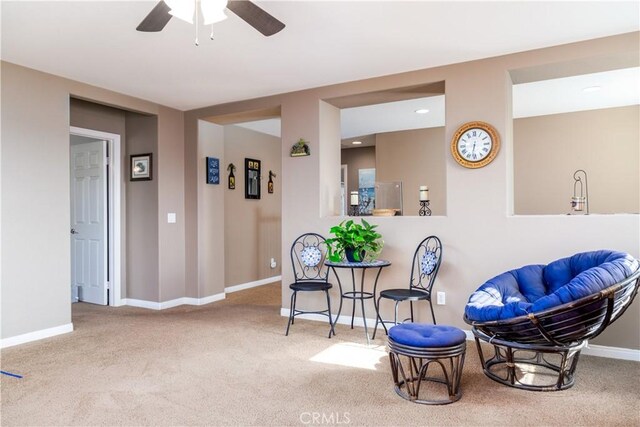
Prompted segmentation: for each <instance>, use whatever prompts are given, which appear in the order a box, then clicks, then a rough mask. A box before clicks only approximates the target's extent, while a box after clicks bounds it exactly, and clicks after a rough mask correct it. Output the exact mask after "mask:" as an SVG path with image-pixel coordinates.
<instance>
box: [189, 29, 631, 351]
mask: <svg viewBox="0 0 640 427" xmlns="http://www.w3.org/2000/svg"><path fill="white" fill-rule="evenodd" d="M638 40H639V39H638V34H637V33H633V34H625V35H621V36H616V37H609V38H604V39H598V40H592V41H588V42H583V43H575V44H571V45H565V46H558V47H553V48H548V49H541V50H537V51H531V52H523V53H519V54H514V55H508V56H502V57H496V58H492V59H486V60H481V61H474V62H468V63H463V64H455V65H450V66H445V67H438V68H432V69H427V70H419V71H415V72H410V73H403V74H397V75H392V76H386V77H381V78H374V79H369V80H364V81H359V82H353V83H345V84H339V85H334V86H327V87H323V88H316V89H312V90H307V91H300V92H294V93H289V94H283V95H278V96H273V97H267V98H260V99H255V100H249V101H242V102H237V103H231V104H225V105H221V106H213V107H208V108H204V109H200V110H194V111H191V112H189V113H187V123H186V126H187V129H188V132H190V131H189V127H191V126H193V122H194V121H195V120H197V118H198V117H207V116H213V115H222V114H229V113H239V112H242V111H250V110H255V109H261V108H270V107H277V106H280V107H281V112H282V146H283V152H287V150H288V149H289V148H290V147H291V145H292V144H293V143H295V141H297V139H298V138H300V136H304V137H305V139H307V140H309V141H311V153H312V155H311V156H309V157H303V158H290V157H286V156H284V155H283V163H282V170H283V183H282V185H283V203H282V223H283V242H285V243H286V242H290V241H292V240H293V239H294V238H295V237H296V236H297V235H299V234H300V233H301V232H304V231H316V232H320V233H325V234H326V233H327V232H328V230H329V228H330V227H331V226H332V225H334V224H336V223H337V222H339V221H340V220H341V218H340V217H334V216H325V217H321V216H320V215H318V212H320V211H321V210H322V208H321V206H320V201H321V200H324V198H325V196H324V195H323V196H321V191H322V188H323V187H324V186H325V185H326V183H325V182H322V181H321V174H320V170H321V169H322V168H323V167H325V165H324V164H323V158H322V157H321V156H318V155H316V154H315V153H318V152H319V151H318V147H317V142H316V141H322V143H332V141H327V140H325V139H321V138H320V136H321V130H320V129H321V128H322V127H323V126H324V125H326V123H325V122H324V120H321V119H320V117H321V115H320V103H321V100H322V99H332V98H336V97H339V96H347V95H353V94H357V93H365V92H374V91H377V90H386V89H391V88H399V87H407V86H411V85H417V84H424V83H428V82H437V81H445V82H446V88H447V94H446V96H447V105H446V116H447V125H446V127H445V137H444V140H443V141H442V144H443V146H444V147H443V150H444V152H445V153H448V151H447V150H448V145H449V141H450V139H451V138H452V137H453V135H454V133H455V131H456V129H457V128H458V127H459V126H460V125H462V124H463V123H465V122H468V121H473V120H482V121H486V122H489V123H491V124H493V125H494V126H495V127H496V129H497V130H498V132H499V134H500V136H501V138H502V140H503V143H504V145H503V147H502V149H501V151H500V153H499V154H498V156H497V158H496V159H495V160H494V161H493V162H492V163H491V164H490V165H488V166H486V167H484V168H481V169H478V170H472V169H466V168H463V167H461V166H459V165H458V164H457V163H456V162H455V161H454V160H453V159H452V158H451V156H450V155H445V157H446V162H445V171H446V182H447V196H446V197H447V211H446V212H447V214H446V216H436V217H432V218H430V219H429V221H425V220H424V218H420V217H401V218H383V217H378V218H375V219H372V221H374V222H375V223H376V224H378V225H379V230H380V232H381V233H382V234H383V236H384V240H385V248H384V250H383V253H382V257H383V258H386V259H389V260H390V261H391V262H392V263H393V265H392V267H390V268H389V269H387V270H386V271H385V272H384V273H383V274H382V276H381V278H380V285H381V286H382V288H384V287H390V286H397V285H398V284H402V283H406V280H407V276H408V274H409V258H410V257H411V254H412V252H413V250H414V249H415V245H416V244H417V243H418V242H419V240H420V239H421V238H422V237H424V236H426V235H429V234H437V235H438V236H440V237H441V239H442V240H443V242H444V259H443V265H442V267H441V270H440V274H439V277H438V280H437V281H436V285H435V290H436V291H445V292H447V305H445V306H436V307H435V311H436V316H437V319H438V322H439V323H444V324H452V325H457V326H461V327H464V328H467V329H468V326H467V325H465V324H464V322H463V321H462V313H463V310H464V306H465V304H466V301H467V299H468V297H469V295H470V293H471V292H472V291H473V290H475V289H476V288H477V287H478V286H479V285H480V284H481V283H483V282H484V281H485V280H487V279H488V278H490V277H492V276H494V275H496V274H499V273H501V272H503V271H505V270H507V269H511V268H514V267H518V266H521V265H524V264H530V263H546V262H549V261H552V260H554V259H556V258H560V257H563V256H568V255H571V254H573V253H576V252H579V251H585V250H594V249H599V248H615V249H618V250H622V251H627V252H629V253H631V254H633V255H634V256H636V257H639V256H640V247H639V242H638V237H637V236H638V235H639V233H640V222H639V221H638V216H637V215H607V216H597V215H591V216H579V217H578V216H566V215H557V216H555V215H554V216H511V215H509V214H508V212H510V211H511V209H512V195H511V191H509V190H510V188H511V179H510V176H511V173H512V167H511V153H512V147H511V145H512V133H511V123H512V118H511V85H510V80H509V79H510V77H509V70H512V69H524V68H529V67H536V66H539V65H541V64H546V65H548V64H553V63H564V62H566V61H582V60H584V59H588V58H592V57H597V56H605V55H606V56H608V57H611V56H615V55H622V56H632V57H633V59H634V61H635V62H640V61H638V51H639V45H638ZM189 122H191V124H190V123H189ZM329 125H330V126H333V124H329ZM191 133H192V132H191ZM192 140H193V138H192V135H191V136H190V135H189V133H188V134H187V141H186V142H187V144H190V143H191V141H192ZM335 144H339V139H336V140H335ZM194 160H195V159H194ZM189 161H190V160H189V159H187V162H189ZM328 166H329V165H328ZM187 168H188V165H187ZM187 191H193V190H192V189H190V188H188V187H187ZM192 237H195V236H192ZM188 239H189V236H188ZM285 247H286V245H283V255H284V251H285V250H284V248H285ZM291 279H292V273H291V271H290V270H289V269H283V283H285V284H286V283H287V282H288V281H290V280H291ZM333 298H334V299H337V295H336V294H335V293H334V294H333ZM288 299H289V292H288V289H286V286H285V287H283V301H282V303H283V307H287V306H288V303H289V302H288ZM639 306H640V304H639V303H638V302H635V303H634V305H633V306H632V307H631V308H630V310H628V311H627V313H625V316H623V317H622V318H621V319H620V320H619V321H617V322H616V323H615V324H613V325H612V326H611V327H610V328H609V329H608V330H607V331H606V332H605V333H604V334H603V335H602V336H601V337H599V338H598V339H597V340H595V341H594V342H595V343H598V344H603V345H610V346H616V347H625V348H634V349H638V348H640V336H639V334H638V333H637V325H638V320H639V317H640V313H639V310H638V307H639ZM381 309H382V313H383V315H384V316H385V317H389V316H391V315H392V306H390V305H386V304H383V306H382V307H381ZM401 315H402V314H401ZM368 317H370V318H373V317H374V316H373V313H372V308H371V307H369V313H368ZM428 319H429V315H428V311H426V310H425V311H422V312H421V313H420V315H419V320H424V321H427V320H428ZM338 328H340V327H338ZM338 333H339V332H338Z"/></svg>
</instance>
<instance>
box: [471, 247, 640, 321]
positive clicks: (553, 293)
mask: <svg viewBox="0 0 640 427" xmlns="http://www.w3.org/2000/svg"><path fill="white" fill-rule="evenodd" d="M638 268H640V266H639V264H638V260H636V259H634V258H633V257H632V256H631V255H629V254H627V253H624V252H617V251H609V250H600V251H593V252H582V253H579V254H575V255H573V256H571V257H568V258H562V259H559V260H557V261H553V262H552V263H549V264H548V265H527V266H524V267H521V268H518V269H516V270H511V271H507V272H506V273H502V274H500V275H498V276H496V277H494V278H492V279H490V280H488V281H487V282H486V283H484V284H483V285H482V286H480V288H478V290H477V291H475V292H474V293H473V294H471V297H470V298H469V302H468V303H467V305H466V307H465V315H466V317H467V319H469V320H471V321H476V322H487V321H494V320H506V319H512V318H514V317H519V316H524V315H527V314H529V313H538V312H540V311H544V310H548V309H551V308H553V307H557V306H560V305H563V304H566V303H569V302H572V301H576V300H578V299H580V298H583V297H586V296H590V295H594V294H596V293H598V292H599V291H601V290H604V289H606V288H608V287H610V286H613V285H615V284H616V283H619V282H621V281H623V280H624V279H625V278H627V277H629V276H631V275H632V274H633V273H634V272H635V271H636V270H637V269H638Z"/></svg>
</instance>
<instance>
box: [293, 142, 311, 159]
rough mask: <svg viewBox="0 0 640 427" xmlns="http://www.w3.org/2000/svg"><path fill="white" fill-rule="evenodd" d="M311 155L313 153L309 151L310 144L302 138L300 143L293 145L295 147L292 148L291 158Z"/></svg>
mask: <svg viewBox="0 0 640 427" xmlns="http://www.w3.org/2000/svg"><path fill="white" fill-rule="evenodd" d="M310 154H311V151H309V144H308V142H307V141H305V140H304V139H303V138H300V139H299V140H298V142H296V143H295V144H293V147H291V157H301V156H308V155H310Z"/></svg>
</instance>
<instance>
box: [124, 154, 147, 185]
mask: <svg viewBox="0 0 640 427" xmlns="http://www.w3.org/2000/svg"><path fill="white" fill-rule="evenodd" d="M152 156H153V155H152V154H151V153H146V154H132V155H131V156H130V157H131V161H130V163H131V175H130V178H129V180H130V181H151V179H152V177H153V175H152V174H151V169H152V167H153V163H152Z"/></svg>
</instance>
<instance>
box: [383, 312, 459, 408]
mask: <svg viewBox="0 0 640 427" xmlns="http://www.w3.org/2000/svg"><path fill="white" fill-rule="evenodd" d="M466 338H467V337H466V335H465V333H464V332H463V331H462V330H461V329H458V328H456V327H453V326H446V325H428V324H422V323H404V324H400V325H396V326H394V327H392V328H391V329H389V341H388V346H389V361H390V362H391V373H392V374H393V382H394V384H395V390H396V393H398V395H400V396H401V397H403V398H405V399H407V400H410V401H412V402H416V403H423V404H428V405H443V404H447V403H452V402H455V401H457V400H459V399H460V397H461V396H462V392H461V391H460V378H461V377H462V367H463V366H464V355H465V350H466V348H467V344H466ZM432 364H433V365H435V366H434V369H432V371H434V372H433V373H431V376H428V375H427V371H428V370H429V367H430V366H431V365H432ZM438 367H439V368H438ZM426 382H429V383H430V384H427V383H426ZM434 383H435V384H442V385H445V386H446V394H443V393H440V394H438V392H437V391H436V392H435V393H434V388H437V387H431V385H432V384H434ZM421 386H422V387H421ZM421 388H422V392H421ZM432 393H433V394H435V395H434V396H431V394H432Z"/></svg>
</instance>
